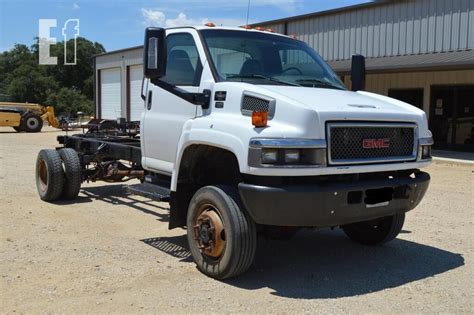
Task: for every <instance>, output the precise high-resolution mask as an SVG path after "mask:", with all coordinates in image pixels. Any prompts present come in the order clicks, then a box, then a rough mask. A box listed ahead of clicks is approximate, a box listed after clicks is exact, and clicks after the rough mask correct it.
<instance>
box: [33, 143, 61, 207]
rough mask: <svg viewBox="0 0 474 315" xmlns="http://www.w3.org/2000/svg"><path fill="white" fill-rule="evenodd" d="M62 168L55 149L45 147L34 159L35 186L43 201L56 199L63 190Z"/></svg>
mask: <svg viewBox="0 0 474 315" xmlns="http://www.w3.org/2000/svg"><path fill="white" fill-rule="evenodd" d="M64 180H65V179H64V170H63V166H62V161H61V157H60V156H59V153H58V152H57V151H56V150H52V149H45V150H41V151H40V152H39V153H38V158H37V159H36V188H37V189H38V194H39V195H40V198H41V200H43V201H55V200H58V199H59V197H60V196H61V193H62V192H63V184H64Z"/></svg>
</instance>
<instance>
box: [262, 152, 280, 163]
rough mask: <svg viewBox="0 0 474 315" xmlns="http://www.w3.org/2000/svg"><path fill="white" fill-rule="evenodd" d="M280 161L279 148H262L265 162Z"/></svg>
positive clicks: (263, 161)
mask: <svg viewBox="0 0 474 315" xmlns="http://www.w3.org/2000/svg"><path fill="white" fill-rule="evenodd" d="M277 162H278V150H277V149H264V150H262V163H263V164H276V163H277Z"/></svg>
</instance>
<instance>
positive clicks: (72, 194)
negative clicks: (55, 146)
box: [58, 148, 82, 199]
mask: <svg viewBox="0 0 474 315" xmlns="http://www.w3.org/2000/svg"><path fill="white" fill-rule="evenodd" d="M58 152H59V156H60V157H61V160H62V162H63V165H64V173H65V176H66V177H65V183H64V188H63V193H62V195H61V197H62V198H63V199H76V198H77V196H78V195H79V190H80V189H81V183H82V168H81V160H80V159H79V155H78V154H77V152H76V151H75V150H74V149H71V148H63V149H60V150H59V151H58Z"/></svg>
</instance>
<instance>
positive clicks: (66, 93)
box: [46, 87, 94, 116]
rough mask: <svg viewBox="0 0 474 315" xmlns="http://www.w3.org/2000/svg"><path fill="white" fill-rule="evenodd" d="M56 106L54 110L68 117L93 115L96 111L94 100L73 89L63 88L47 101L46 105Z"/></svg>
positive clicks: (51, 95)
mask: <svg viewBox="0 0 474 315" xmlns="http://www.w3.org/2000/svg"><path fill="white" fill-rule="evenodd" d="M50 104H54V109H55V110H56V111H58V112H60V113H62V114H64V115H66V116H74V115H75V114H76V113H77V112H84V113H87V114H91V113H92V112H93V109H94V104H93V102H92V100H90V99H88V98H87V97H86V96H85V95H83V94H81V93H80V92H79V91H76V90H74V89H71V88H65V87H63V88H61V89H60V90H59V91H58V92H57V93H52V94H50V95H49V96H48V98H47V99H46V105H50Z"/></svg>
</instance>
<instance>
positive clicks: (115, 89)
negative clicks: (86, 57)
mask: <svg viewBox="0 0 474 315" xmlns="http://www.w3.org/2000/svg"><path fill="white" fill-rule="evenodd" d="M121 93H122V91H121V88H120V68H111V69H101V70H100V110H101V118H102V119H117V118H119V117H122V110H121V101H120V100H121V95H122V94H121Z"/></svg>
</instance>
